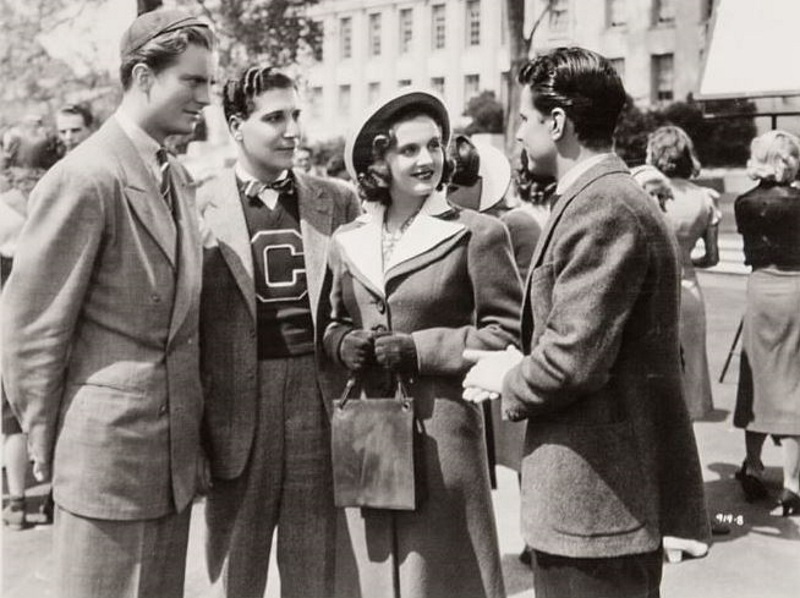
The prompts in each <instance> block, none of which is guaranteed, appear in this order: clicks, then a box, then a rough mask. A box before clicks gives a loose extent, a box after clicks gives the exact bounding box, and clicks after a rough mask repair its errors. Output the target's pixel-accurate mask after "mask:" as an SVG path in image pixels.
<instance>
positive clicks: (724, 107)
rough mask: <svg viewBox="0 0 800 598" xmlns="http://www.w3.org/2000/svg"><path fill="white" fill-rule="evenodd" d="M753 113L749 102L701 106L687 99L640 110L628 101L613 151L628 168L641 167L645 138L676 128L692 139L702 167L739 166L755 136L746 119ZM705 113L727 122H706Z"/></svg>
mask: <svg viewBox="0 0 800 598" xmlns="http://www.w3.org/2000/svg"><path fill="white" fill-rule="evenodd" d="M754 112H755V105H754V104H753V103H752V102H750V101H742V100H719V101H715V102H709V103H707V104H706V105H705V106H703V105H701V104H699V103H697V102H694V101H692V100H691V99H689V100H687V101H685V102H674V103H672V104H669V105H667V106H665V107H663V108H655V109H652V110H641V109H639V108H637V107H636V106H635V105H634V104H633V101H632V100H631V98H630V97H629V98H628V102H627V103H626V105H625V109H624V110H623V113H622V115H621V117H620V122H619V124H618V126H617V130H616V133H615V135H614V147H615V149H616V151H617V153H618V154H619V155H620V156H621V157H622V159H623V160H625V162H627V163H628V165H630V166H636V165H638V164H643V163H644V160H645V150H646V148H647V136H648V135H649V134H650V133H652V132H653V131H654V130H655V129H656V128H658V127H660V126H663V125H676V126H679V127H681V128H682V129H683V130H685V131H686V133H687V134H688V135H689V137H691V138H692V141H694V145H695V150H696V151H697V157H698V158H699V159H700V162H701V163H702V164H703V165H704V166H742V165H744V164H745V162H746V161H747V158H748V156H749V152H750V141H751V140H752V139H753V137H755V135H756V126H755V123H754V122H753V117H752V116H750V115H752V114H753V113H754ZM706 113H709V114H717V115H727V116H729V117H730V118H720V119H709V118H706V116H705V114H706Z"/></svg>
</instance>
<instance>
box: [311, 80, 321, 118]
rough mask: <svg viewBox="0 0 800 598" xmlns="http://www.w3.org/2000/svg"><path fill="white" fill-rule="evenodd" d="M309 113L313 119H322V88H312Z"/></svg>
mask: <svg viewBox="0 0 800 598" xmlns="http://www.w3.org/2000/svg"><path fill="white" fill-rule="evenodd" d="M308 112H309V116H310V117H311V118H315V119H316V118H321V117H322V87H312V88H311V89H310V90H309V92H308Z"/></svg>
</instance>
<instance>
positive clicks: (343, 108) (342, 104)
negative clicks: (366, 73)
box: [339, 85, 350, 116]
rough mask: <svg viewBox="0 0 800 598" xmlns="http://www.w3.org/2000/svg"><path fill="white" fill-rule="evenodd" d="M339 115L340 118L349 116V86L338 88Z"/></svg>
mask: <svg viewBox="0 0 800 598" xmlns="http://www.w3.org/2000/svg"><path fill="white" fill-rule="evenodd" d="M339 114H340V115H342V116H349V115H350V86H349V85H340V86H339Z"/></svg>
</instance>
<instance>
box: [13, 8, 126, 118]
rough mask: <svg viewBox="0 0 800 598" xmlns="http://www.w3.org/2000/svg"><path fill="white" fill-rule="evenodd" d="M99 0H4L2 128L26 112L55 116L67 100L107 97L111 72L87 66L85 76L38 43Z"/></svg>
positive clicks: (90, 65) (84, 71) (88, 9)
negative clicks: (26, 0) (53, 112)
mask: <svg viewBox="0 0 800 598" xmlns="http://www.w3.org/2000/svg"><path fill="white" fill-rule="evenodd" d="M99 2H100V0H80V1H76V0H72V1H69V0H37V1H36V2H25V3H23V2H18V1H16V0H0V14H2V15H3V17H2V19H0V81H3V82H4V84H3V86H2V88H0V104H2V105H3V111H2V113H0V125H2V124H6V125H8V124H12V123H13V122H15V121H16V120H17V119H19V118H20V117H21V116H22V115H23V114H24V113H25V112H28V111H31V110H33V111H35V112H37V113H38V114H42V115H44V114H47V113H51V112H52V111H53V110H54V109H55V108H57V107H58V106H59V105H60V104H62V103H64V102H67V101H80V100H85V99H88V98H92V99H95V98H97V97H99V96H105V95H106V94H107V93H108V91H109V85H110V83H111V78H110V76H109V73H107V72H105V71H102V70H99V69H97V68H92V67H93V65H92V64H87V65H85V66H86V67H87V68H85V69H83V72H82V73H81V74H78V73H76V72H75V71H74V70H73V69H72V68H71V66H70V65H68V64H66V63H64V62H63V61H61V60H58V59H55V58H53V57H52V56H50V54H48V52H47V50H46V49H45V47H44V45H43V44H42V43H41V41H40V39H41V36H42V35H45V34H48V33H50V32H52V31H53V30H55V29H56V28H58V27H59V26H60V25H63V24H65V23H68V22H69V21H70V19H71V18H74V15H76V14H79V13H81V12H82V11H90V10H92V8H93V7H94V6H96V5H97V4H98V3H99Z"/></svg>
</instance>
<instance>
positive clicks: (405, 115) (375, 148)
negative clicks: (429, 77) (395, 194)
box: [358, 106, 455, 206]
mask: <svg viewBox="0 0 800 598" xmlns="http://www.w3.org/2000/svg"><path fill="white" fill-rule="evenodd" d="M418 116H429V117H431V118H433V120H434V122H436V125H437V126H438V127H439V130H440V131H441V128H442V127H441V124H439V122H438V121H437V120H436V118H435V117H434V115H433V114H431V113H430V112H428V111H427V110H424V109H421V108H420V107H414V106H412V107H409V109H407V110H400V111H398V112H395V113H394V114H392V115H391V118H390V119H387V121H386V122H384V123H382V126H381V127H380V129H381V130H379V131H377V132H376V133H375V135H374V137H373V138H372V164H370V165H369V166H367V168H366V170H365V171H364V172H362V173H360V174H359V175H358V190H359V194H360V195H361V198H362V199H363V200H364V201H374V202H378V203H381V204H383V205H385V206H388V205H389V204H390V203H392V197H391V195H390V194H389V187H390V186H391V183H392V173H391V171H390V170H389V164H388V163H387V162H386V152H388V151H389V150H390V149H392V148H394V147H397V137H395V135H394V129H393V128H394V125H396V124H397V123H399V122H403V121H406V120H411V119H413V118H416V117H418ZM442 144H443V145H442V154H443V156H444V166H443V168H442V179H441V181H439V184H438V185H437V186H436V189H437V190H441V189H444V188H445V187H446V186H447V185H448V183H449V182H450V177H451V176H452V175H453V171H454V170H455V163H454V162H453V160H452V159H450V158H449V157H448V155H447V148H446V147H445V146H444V140H442Z"/></svg>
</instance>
